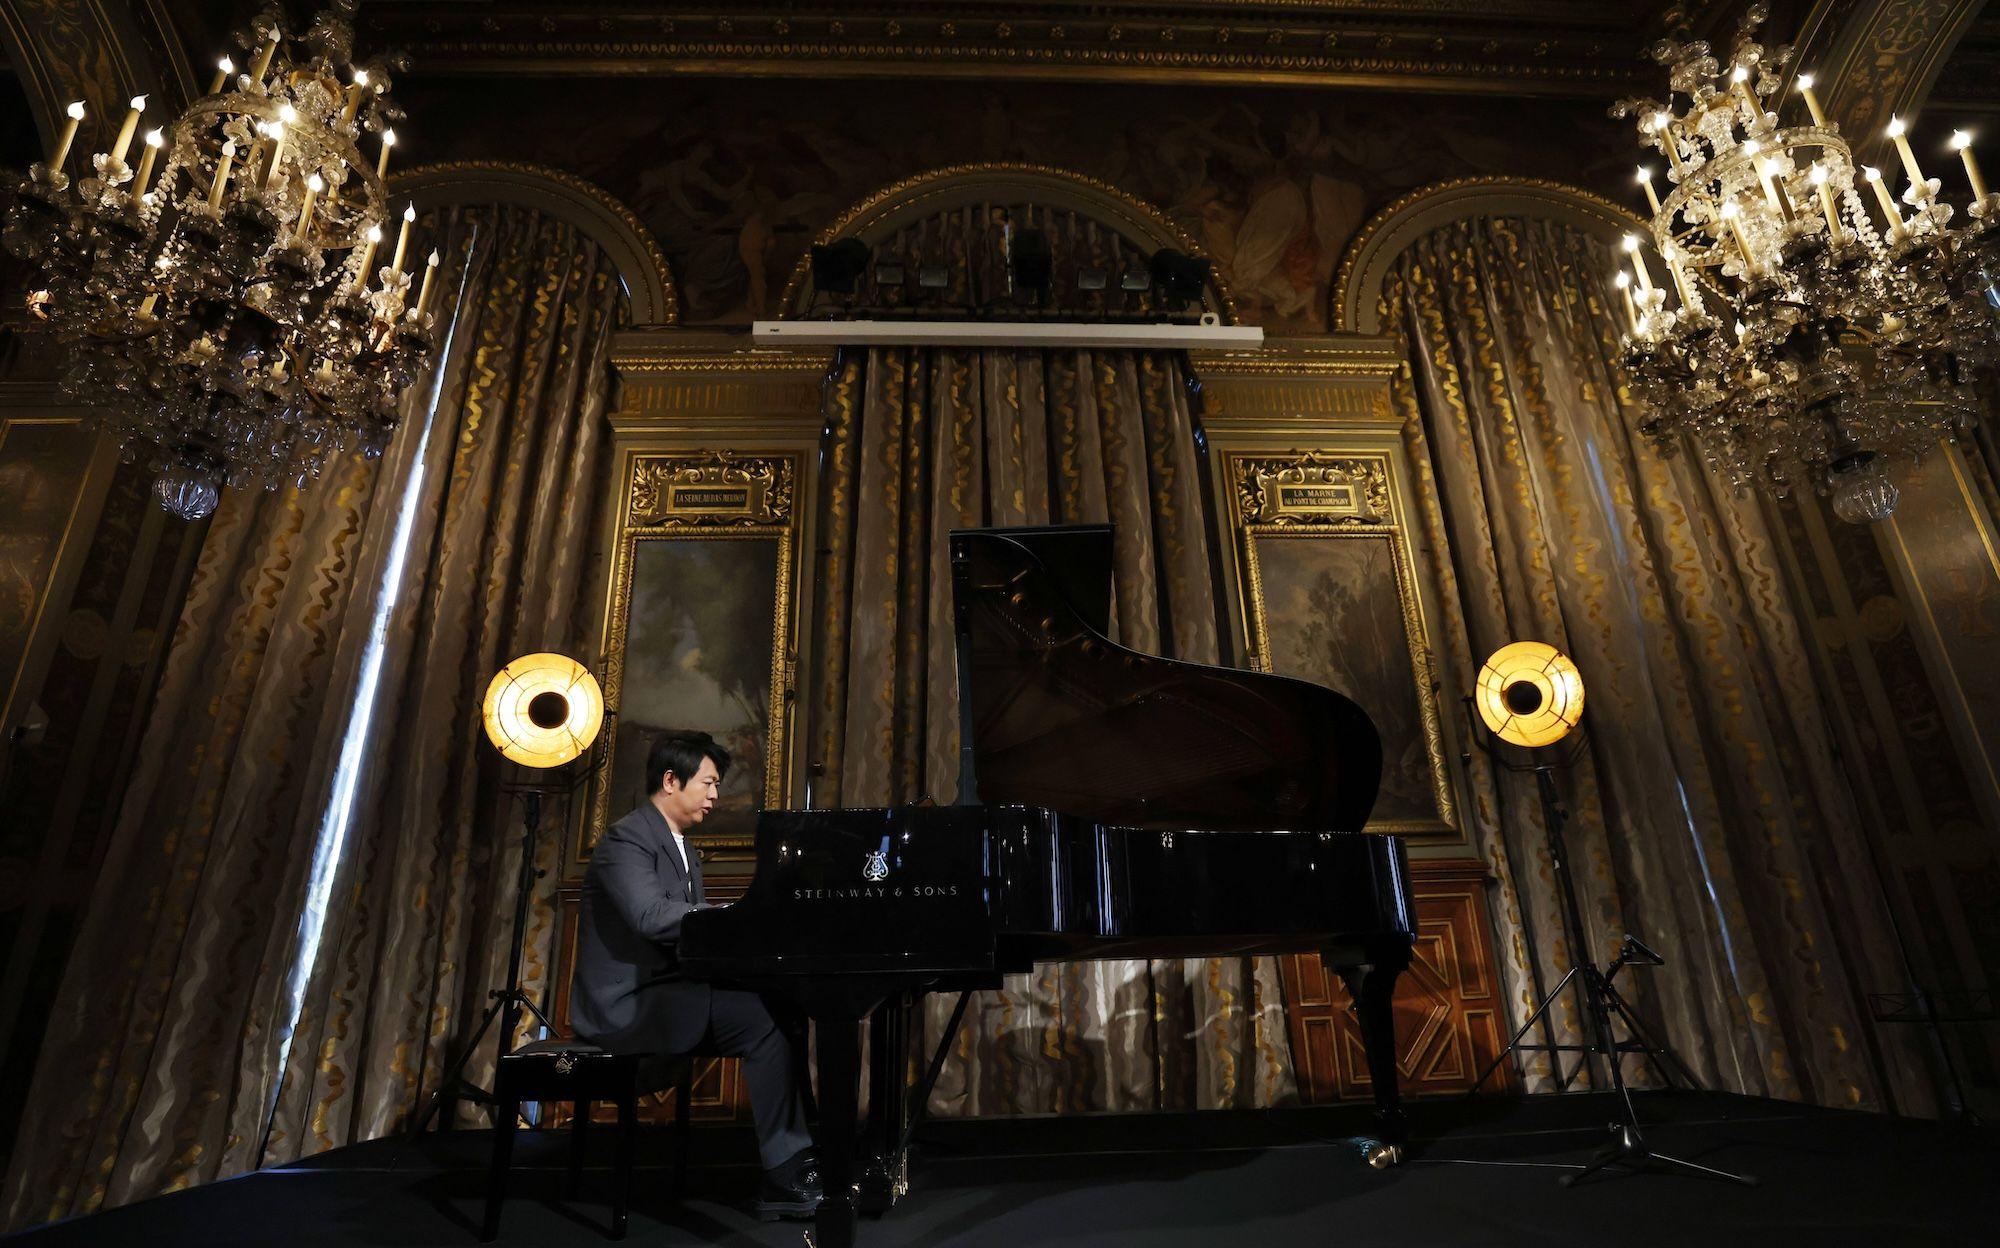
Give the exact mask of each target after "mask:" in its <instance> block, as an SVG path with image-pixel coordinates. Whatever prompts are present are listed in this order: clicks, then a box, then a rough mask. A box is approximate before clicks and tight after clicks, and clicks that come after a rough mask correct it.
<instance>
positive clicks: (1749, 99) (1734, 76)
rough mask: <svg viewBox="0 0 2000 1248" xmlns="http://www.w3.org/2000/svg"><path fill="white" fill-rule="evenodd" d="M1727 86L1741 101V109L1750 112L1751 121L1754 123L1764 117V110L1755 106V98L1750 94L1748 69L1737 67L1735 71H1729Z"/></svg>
mask: <svg viewBox="0 0 2000 1248" xmlns="http://www.w3.org/2000/svg"><path fill="white" fill-rule="evenodd" d="M1729 85H1730V86H1731V87H1733V88H1734V89H1735V91H1736V96H1737V98H1738V99H1740V100H1742V101H1743V107H1744V108H1746V109H1748V110H1750V120H1751V121H1753V122H1754V121H1756V120H1757V119H1758V118H1759V117H1761V116H1763V115H1764V110H1763V109H1762V108H1760V107H1758V105H1757V97H1756V96H1754V95H1752V94H1750V71H1749V70H1748V69H1746V68H1745V67H1743V66H1741V65H1738V66H1737V67H1736V68H1735V69H1732V70H1730V71H1729Z"/></svg>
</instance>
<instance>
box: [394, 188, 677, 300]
mask: <svg viewBox="0 0 2000 1248" xmlns="http://www.w3.org/2000/svg"><path fill="white" fill-rule="evenodd" d="M389 193H390V196H391V197H392V198H393V199H397V200H401V199H404V198H408V199H409V200H411V201H412V202H414V203H415V204H416V206H417V208H418V210H419V211H422V210H424V209H428V208H438V207H443V206H445V205H449V204H495V203H498V204H519V205H522V206H524V207H528V208H533V209H536V210H537V211H540V212H545V213H548V214H549V215H550V216H552V217H556V218H558V219H560V220H563V221H567V222H569V223H570V224H571V225H573V226H575V227H576V228H577V229H579V230H582V231H583V232H584V233H585V234H588V235H589V236H590V237H591V238H593V239H595V240H596V242H597V245H598V246H600V247H602V248H604V250H605V252H606V254H608V255H609V256H610V257H611V262H612V263H613V264H614V265H616V266H617V269H618V276H619V278H620V279H621V280H622V281H623V282H624V284H625V293H626V295H627V297H628V298H629V299H630V300H631V303H632V325H633V326H634V327H635V328H638V327H643V326H647V325H675V324H678V323H679V322H680V296H679V294H678V293H677V292H676V290H675V288H674V278H673V273H672V271H671V270H669V269H668V267H667V257H666V253H665V252H662V251H661V250H660V244H659V243H658V242H657V241H655V240H654V238H653V236H652V234H651V233H649V232H648V231H647V229H646V227H645V226H644V225H643V224H641V223H640V221H639V218H638V217H637V216H635V215H633V212H632V210H631V209H630V208H627V207H626V206H625V205H624V204H623V203H621V202H619V201H618V199H616V198H615V197H614V196H612V195H611V194H610V192H608V191H606V190H604V189H603V188H602V187H599V186H597V185H595V184H593V183H590V182H586V181H584V180H583V179H582V178H579V177H575V176H574V175H571V174H567V173H564V172H562V171H561V170H558V169H550V168H547V167H545V166H542V165H530V164H519V163H511V162H502V161H458V162H451V163H445V164H436V165H419V166H417V167H416V168H414V169H411V170H409V171H407V172H405V173H402V174H398V175H396V176H394V177H391V178H390V179H389Z"/></svg>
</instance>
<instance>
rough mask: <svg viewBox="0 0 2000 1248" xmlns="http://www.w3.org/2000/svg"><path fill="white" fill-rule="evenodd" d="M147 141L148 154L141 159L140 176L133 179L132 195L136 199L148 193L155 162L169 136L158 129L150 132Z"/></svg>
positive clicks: (147, 132)
mask: <svg viewBox="0 0 2000 1248" xmlns="http://www.w3.org/2000/svg"><path fill="white" fill-rule="evenodd" d="M145 141H146V153H145V155H143V156H141V157H139V176H138V177H136V178H133V179H132V194H133V196H134V197H135V198H136V197H137V196H140V195H144V194H145V193H146V180H147V179H148V178H150V177H152V176H153V161H155V160H156V159H158V158H159V155H160V148H161V147H163V146H165V144H166V141H167V136H166V134H165V133H164V132H162V131H160V130H158V129H153V130H148V131H146V140H145Z"/></svg>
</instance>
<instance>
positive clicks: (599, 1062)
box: [479, 1040, 694, 1244]
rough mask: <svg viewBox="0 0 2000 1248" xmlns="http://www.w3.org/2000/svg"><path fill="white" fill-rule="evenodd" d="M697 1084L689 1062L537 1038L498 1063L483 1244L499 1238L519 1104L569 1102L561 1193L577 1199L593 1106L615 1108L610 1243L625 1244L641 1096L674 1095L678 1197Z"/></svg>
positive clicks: (684, 1172) (683, 1181)
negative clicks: (663, 1091) (667, 1091)
mask: <svg viewBox="0 0 2000 1248" xmlns="http://www.w3.org/2000/svg"><path fill="white" fill-rule="evenodd" d="M693 1082H694V1059H693V1058H692V1057H672V1058H660V1057H658V1056H656V1055H654V1054H651V1053H611V1052H608V1051H606V1050H604V1049H600V1048H598V1047H597V1046H596V1045H594V1044H590V1043H588V1042H587V1041H583V1040H536V1041H534V1042H533V1043H530V1044H524V1045H522V1046H521V1047H520V1048H518V1049H516V1050H514V1051H513V1052H512V1053H509V1054H507V1055H506V1056H505V1057H503V1058H501V1059H500V1067H499V1069H498V1070H497V1071H496V1072H495V1073H494V1076H493V1102H494V1103H493V1162H492V1168H491V1169H490V1170H489V1171H488V1172H487V1177H486V1219H485V1222H484V1224H483V1227H482V1229H481V1230H480V1234H479V1239H480V1242H481V1243H489V1244H490V1243H492V1242H493V1241H494V1240H495V1239H496V1238H498V1237H499V1234H500V1206H501V1205H502V1204H503V1203H504V1202H505V1201H506V1199H507V1179H508V1176H509V1173H510V1167H511V1165H512V1162H513V1157H514V1130H515V1127H516V1125H517V1122H518V1120H519V1118H520V1115H521V1102H523V1101H535V1102H538V1103H546V1102H548V1101H569V1102H571V1103H572V1104H573V1105H574V1106H575V1108H576V1112H575V1114H574V1115H573V1116H572V1118H571V1120H570V1123H571V1125H570V1150H569V1176H568V1183H567V1185H566V1189H565V1192H564V1195H565V1196H566V1197H567V1198H569V1199H575V1197H576V1194H577V1191H578V1189H579V1187H580V1186H581V1184H582V1179H583V1150H584V1143H585V1140H586V1137H587V1136H588V1134H589V1130H590V1107H591V1104H592V1103H593V1102H595V1101H611V1102H613V1103H615V1104H616V1105H617V1106H618V1145H617V1161H616V1170H615V1173H614V1175H613V1187H612V1193H613V1195H612V1204H611V1238H613V1239H623V1238H625V1230H626V1224H627V1218H628V1210H629V1207H630V1205H631V1203H632V1153H633V1145H634V1143H635V1141H636V1139H637V1136H638V1133H639V1095H640V1093H641V1092H645V1091H652V1090H654V1089H656V1088H661V1087H669V1086H670V1087H672V1088H673V1089H674V1189H673V1190H674V1195H675V1197H677V1198H678V1197H679V1196H680V1195H681V1194H682V1192H683V1190H684V1189H685V1186H686V1183H687V1155H688V1125H689V1114H688V1094H689V1092H690V1090H691V1085H692V1084H693Z"/></svg>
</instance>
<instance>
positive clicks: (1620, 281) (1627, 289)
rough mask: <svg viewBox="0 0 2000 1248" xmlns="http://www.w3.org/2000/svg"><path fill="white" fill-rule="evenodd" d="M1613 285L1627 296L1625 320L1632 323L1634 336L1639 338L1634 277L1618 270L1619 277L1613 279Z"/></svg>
mask: <svg viewBox="0 0 2000 1248" xmlns="http://www.w3.org/2000/svg"><path fill="white" fill-rule="evenodd" d="M1613 284H1615V285H1616V286H1617V287H1618V293H1619V294H1621V295H1623V296H1625V319H1626V320H1628V321H1630V322H1631V323H1632V336H1633V337H1634V338H1637V337H1638V336H1639V309H1638V308H1637V307H1635V306H1633V303H1632V275H1631V274H1630V273H1627V272H1626V271H1625V270H1623V269H1620V270H1618V276H1617V277H1616V278H1614V279H1613Z"/></svg>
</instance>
